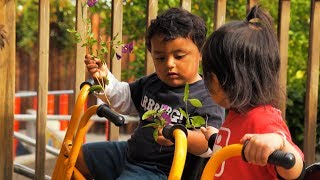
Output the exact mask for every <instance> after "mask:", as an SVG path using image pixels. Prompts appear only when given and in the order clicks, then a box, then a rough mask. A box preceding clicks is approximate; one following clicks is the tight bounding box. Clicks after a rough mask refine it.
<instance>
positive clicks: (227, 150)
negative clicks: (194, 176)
mask: <svg viewBox="0 0 320 180" xmlns="http://www.w3.org/2000/svg"><path fill="white" fill-rule="evenodd" d="M242 146H243V145H242V144H232V145H229V146H226V147H224V148H222V149H220V150H219V151H217V152H215V153H214V154H213V155H212V156H211V158H210V159H209V161H208V162H207V164H206V166H205V168H204V170H203V173H202V176H201V180H213V179H214V175H215V174H216V171H217V169H218V168H219V167H220V165H221V164H222V163H223V161H225V160H227V159H229V158H231V157H235V156H241V150H242Z"/></svg>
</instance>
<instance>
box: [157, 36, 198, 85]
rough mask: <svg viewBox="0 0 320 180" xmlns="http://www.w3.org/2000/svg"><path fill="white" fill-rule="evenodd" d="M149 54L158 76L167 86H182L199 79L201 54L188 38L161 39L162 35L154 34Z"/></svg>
mask: <svg viewBox="0 0 320 180" xmlns="http://www.w3.org/2000/svg"><path fill="white" fill-rule="evenodd" d="M151 55H152V58H153V63H154V67H155V71H156V73H157V75H158V77H159V78H160V79H161V80H162V81H163V82H164V83H165V84H167V85H168V86H171V87H178V86H184V85H185V84H186V83H189V84H192V83H194V82H196V81H198V80H200V79H201V76H200V75H199V73H198V70H199V62H200V59H201V54H200V52H199V50H198V48H197V46H196V45H195V44H194V43H193V41H192V40H191V39H189V38H176V39H173V40H169V41H163V37H162V36H154V37H152V39H151Z"/></svg>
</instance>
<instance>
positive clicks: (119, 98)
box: [95, 70, 138, 115]
mask: <svg viewBox="0 0 320 180" xmlns="http://www.w3.org/2000/svg"><path fill="white" fill-rule="evenodd" d="M108 81H109V83H108V85H107V87H106V88H105V94H106V95H107V96H108V98H109V100H110V102H111V104H110V106H111V107H112V108H113V109H114V110H115V111H117V112H118V113H120V114H126V115H137V114H138V111H137V109H136V107H135V105H134V103H133V101H132V99H131V92H130V87H129V84H128V83H127V82H120V81H118V80H117V79H116V78H115V77H114V75H113V74H112V73H111V72H110V71H109V70H108ZM105 94H104V93H103V92H100V93H95V95H96V96H97V97H98V98H99V99H101V100H103V101H104V102H106V99H105Z"/></svg>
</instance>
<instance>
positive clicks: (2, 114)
mask: <svg viewBox="0 0 320 180" xmlns="http://www.w3.org/2000/svg"><path fill="white" fill-rule="evenodd" d="M15 22H16V4H15V1H14V0H1V1H0V33H1V34H3V35H4V38H3V37H2V36H0V41H1V43H0V64H1V65H0V82H1V83H0V128H1V129H0V142H1V146H0V179H12V174H13V149H12V146H13V138H12V137H13V118H14V92H15V63H16V59H15V57H16V54H15V52H16V25H15ZM8 138H9V139H8Z"/></svg>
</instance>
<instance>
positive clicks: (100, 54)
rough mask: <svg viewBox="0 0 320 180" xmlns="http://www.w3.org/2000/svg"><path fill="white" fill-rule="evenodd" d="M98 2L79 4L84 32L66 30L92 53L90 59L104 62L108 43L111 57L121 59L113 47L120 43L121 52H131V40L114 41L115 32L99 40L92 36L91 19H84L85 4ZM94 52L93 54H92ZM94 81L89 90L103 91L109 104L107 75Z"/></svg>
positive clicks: (93, 0)
mask: <svg viewBox="0 0 320 180" xmlns="http://www.w3.org/2000/svg"><path fill="white" fill-rule="evenodd" d="M97 2H98V0H88V1H87V4H83V3H82V4H81V7H82V9H81V13H82V16H81V17H82V21H83V23H84V24H85V29H86V31H85V34H84V35H83V36H82V35H81V33H79V32H78V31H77V30H76V29H67V31H68V32H70V33H72V34H73V37H74V40H75V43H81V47H86V48H87V49H88V52H89V54H90V55H92V57H91V58H92V59H94V58H98V59H100V60H101V62H102V63H103V64H106V59H105V58H106V57H108V54H109V49H108V47H107V45H108V44H109V45H110V46H111V47H113V48H112V49H111V52H110V54H111V57H114V55H116V57H117V59H118V60H120V59H121V55H119V54H117V53H116V52H115V50H114V48H118V47H119V46H120V45H123V46H122V53H131V52H132V50H133V42H131V43H129V44H124V43H122V42H120V41H116V38H117V36H118V34H116V35H115V36H114V37H113V38H112V39H111V41H109V42H105V41H103V39H102V38H101V37H99V40H98V39H96V38H95V37H94V33H93V32H92V26H91V20H90V18H87V19H84V16H83V11H84V8H85V6H86V5H88V6H89V7H93V6H95V4H96V3H97ZM95 44H97V45H98V46H99V47H100V48H99V49H97V50H96V52H93V51H94V50H93V49H94V48H93V46H94V45H95ZM94 54H95V55H94ZM96 81H97V82H98V85H94V86H91V87H90V89H89V92H94V91H100V92H101V91H103V92H104V95H105V97H106V100H107V101H108V103H109V104H110V101H109V99H108V97H107V95H106V91H105V88H106V85H108V84H109V81H108V78H107V77H102V79H99V78H96Z"/></svg>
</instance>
